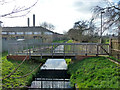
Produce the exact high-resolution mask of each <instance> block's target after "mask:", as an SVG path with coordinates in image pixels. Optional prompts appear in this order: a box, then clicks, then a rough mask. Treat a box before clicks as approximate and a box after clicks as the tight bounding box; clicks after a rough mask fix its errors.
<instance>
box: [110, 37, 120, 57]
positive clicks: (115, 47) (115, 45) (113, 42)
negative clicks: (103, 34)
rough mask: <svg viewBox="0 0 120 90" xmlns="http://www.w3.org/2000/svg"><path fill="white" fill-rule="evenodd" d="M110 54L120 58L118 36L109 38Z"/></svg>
mask: <svg viewBox="0 0 120 90" xmlns="http://www.w3.org/2000/svg"><path fill="white" fill-rule="evenodd" d="M110 47H111V50H110V51H111V55H112V56H114V57H115V58H117V59H120V40H119V39H118V38H112V39H110Z"/></svg>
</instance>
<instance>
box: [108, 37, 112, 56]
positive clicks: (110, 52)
mask: <svg viewBox="0 0 120 90" xmlns="http://www.w3.org/2000/svg"><path fill="white" fill-rule="evenodd" d="M109 54H110V55H112V38H111V39H110V41H109Z"/></svg>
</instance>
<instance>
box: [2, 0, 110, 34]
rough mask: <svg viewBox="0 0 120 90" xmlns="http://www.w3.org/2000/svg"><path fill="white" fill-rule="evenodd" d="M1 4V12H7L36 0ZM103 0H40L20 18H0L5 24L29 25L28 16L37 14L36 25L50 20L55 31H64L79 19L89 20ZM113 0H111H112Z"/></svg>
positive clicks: (19, 0) (18, 0)
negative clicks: (94, 9) (93, 9)
mask: <svg viewBox="0 0 120 90" xmlns="http://www.w3.org/2000/svg"><path fill="white" fill-rule="evenodd" d="M9 1H10V3H7V4H4V5H1V6H2V8H1V9H0V13H2V14H3V13H7V12H10V10H12V8H14V7H15V6H16V7H17V6H24V5H25V6H29V5H31V4H32V3H34V2H35V0H14V1H15V2H11V0H9ZM102 1H103V0H91V1H90V0H39V1H38V3H37V4H36V6H35V7H33V8H32V10H31V12H30V13H29V14H28V15H27V16H24V17H19V18H0V20H1V21H2V22H3V25H4V26H27V18H28V17H29V18H30V26H32V24H33V23H32V22H33V20H32V15H33V14H35V15H36V22H35V23H36V26H39V25H40V23H42V22H48V23H51V24H53V25H54V26H55V30H54V31H55V32H58V33H63V32H64V31H68V30H69V29H70V28H72V27H73V25H74V23H75V22H76V21H79V20H89V19H90V18H91V16H92V10H91V9H92V8H93V7H94V6H96V5H100V4H101V3H102ZM110 1H111V0H110Z"/></svg>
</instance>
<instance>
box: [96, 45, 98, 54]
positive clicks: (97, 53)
mask: <svg viewBox="0 0 120 90" xmlns="http://www.w3.org/2000/svg"><path fill="white" fill-rule="evenodd" d="M96 52H97V53H96V56H98V54H99V52H98V45H97V50H96Z"/></svg>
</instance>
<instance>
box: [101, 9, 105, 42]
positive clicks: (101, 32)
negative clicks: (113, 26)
mask: <svg viewBox="0 0 120 90" xmlns="http://www.w3.org/2000/svg"><path fill="white" fill-rule="evenodd" d="M103 13H105V12H103V11H101V32H100V43H102V31H103V30H102V28H103V27H102V18H103V17H102V14H103Z"/></svg>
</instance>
